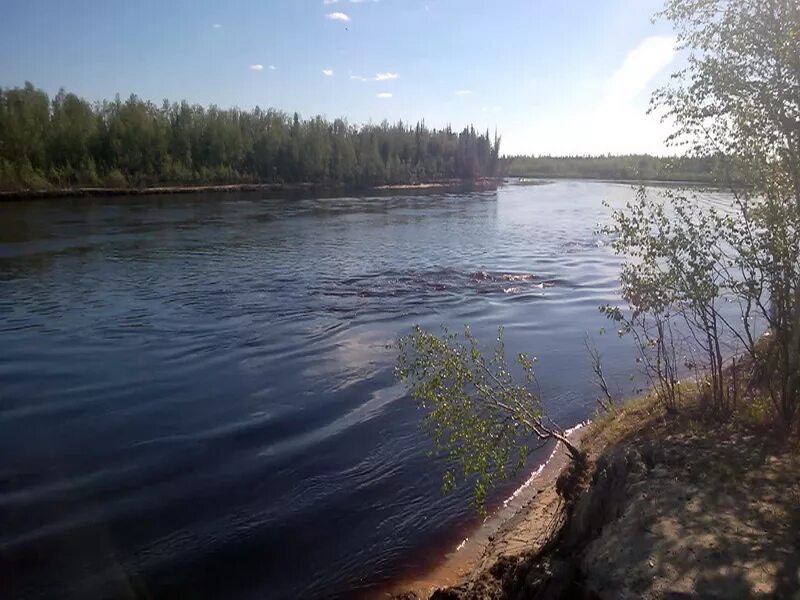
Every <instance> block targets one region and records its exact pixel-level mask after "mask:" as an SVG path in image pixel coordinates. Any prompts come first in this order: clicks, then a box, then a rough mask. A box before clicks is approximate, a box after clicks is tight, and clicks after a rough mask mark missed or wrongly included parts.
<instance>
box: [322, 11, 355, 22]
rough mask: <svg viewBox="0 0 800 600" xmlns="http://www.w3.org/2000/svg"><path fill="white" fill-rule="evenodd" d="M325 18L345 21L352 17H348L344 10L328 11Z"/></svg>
mask: <svg viewBox="0 0 800 600" xmlns="http://www.w3.org/2000/svg"><path fill="white" fill-rule="evenodd" d="M325 18H326V19H328V20H329V21H345V22H347V21H349V20H350V17H348V16H347V15H346V14H345V13H343V12H332V13H328V14H327V15H325Z"/></svg>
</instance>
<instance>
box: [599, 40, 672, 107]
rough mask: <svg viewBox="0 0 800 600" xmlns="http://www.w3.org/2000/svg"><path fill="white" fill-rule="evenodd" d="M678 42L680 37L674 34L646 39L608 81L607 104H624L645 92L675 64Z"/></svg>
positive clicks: (631, 52) (629, 54)
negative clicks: (664, 69)
mask: <svg viewBox="0 0 800 600" xmlns="http://www.w3.org/2000/svg"><path fill="white" fill-rule="evenodd" d="M676 42H677V38H676V37H675V36H673V35H654V36H650V37H647V38H645V39H643V40H642V41H641V42H640V43H639V45H638V46H636V48H634V49H633V50H631V51H630V52H629V53H628V55H627V56H626V57H625V60H624V61H623V63H622V65H621V66H620V67H619V68H618V69H617V70H616V71H614V73H613V74H612V75H611V77H610V78H609V79H608V81H607V82H606V100H607V102H608V103H609V104H621V103H625V102H628V101H630V100H632V99H633V98H634V97H636V96H638V95H639V94H640V93H641V92H642V91H644V90H645V88H646V87H647V84H648V83H649V82H650V81H651V80H652V79H653V78H654V77H655V76H656V75H658V73H659V72H660V71H661V70H662V69H663V68H664V67H666V66H667V65H668V64H669V63H670V62H672V59H673V57H674V56H675V45H676Z"/></svg>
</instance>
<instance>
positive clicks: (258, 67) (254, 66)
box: [250, 65, 264, 71]
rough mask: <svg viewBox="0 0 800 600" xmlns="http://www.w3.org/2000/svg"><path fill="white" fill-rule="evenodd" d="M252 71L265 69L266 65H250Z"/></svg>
mask: <svg viewBox="0 0 800 600" xmlns="http://www.w3.org/2000/svg"><path fill="white" fill-rule="evenodd" d="M250 70H251V71H263V70H264V65H250Z"/></svg>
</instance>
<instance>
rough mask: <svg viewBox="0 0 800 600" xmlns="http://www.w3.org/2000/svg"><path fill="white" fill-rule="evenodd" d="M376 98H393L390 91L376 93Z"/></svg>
mask: <svg viewBox="0 0 800 600" xmlns="http://www.w3.org/2000/svg"><path fill="white" fill-rule="evenodd" d="M375 97H376V98H391V97H392V94H390V93H389V92H381V93H380V94H375Z"/></svg>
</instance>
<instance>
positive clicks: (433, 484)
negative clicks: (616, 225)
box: [0, 182, 633, 598]
mask: <svg viewBox="0 0 800 600" xmlns="http://www.w3.org/2000/svg"><path fill="white" fill-rule="evenodd" d="M632 195H633V192H632V191H631V190H630V189H629V188H628V187H627V186H622V185H610V184H601V183H573V182H559V183H554V184H551V185H543V186H536V187H507V188H503V189H501V190H499V191H497V192H490V193H489V192H487V193H473V194H466V195H463V194H462V195H408V196H392V197H378V198H324V199H303V200H280V199H264V198H262V197H261V196H260V195H258V194H242V195H223V196H213V195H209V196H182V197H174V196H173V197H139V198H121V199H113V200H108V199H106V200H102V201H92V200H61V201H57V202H30V203H20V204H8V205H2V206H0V349H1V350H0V457H1V458H0V586H2V589H3V595H4V596H6V597H17V596H19V597H26V598H37V597H53V596H58V597H74V598H87V597H111V596H141V597H152V596H155V597H176V596H181V597H195V598H199V597H210V598H217V597H225V598H239V597H241V598H290V597H303V598H315V597H330V596H337V595H339V596H347V597H349V596H350V595H351V594H356V592H363V591H365V590H369V589H374V586H377V585H379V584H381V583H382V582H385V581H386V580H388V579H391V578H393V577H396V576H398V574H402V573H405V572H408V571H410V570H414V569H416V568H419V567H420V566H421V565H423V564H424V563H425V561H426V560H428V559H429V558H430V555H431V553H436V552H438V551H440V550H441V549H443V548H448V547H450V545H451V544H453V543H455V542H457V541H458V539H459V536H463V533H464V529H465V527H468V526H469V525H470V524H471V523H474V519H475V515H474V512H473V511H472V510H471V509H470V508H469V505H468V502H467V500H466V498H467V497H468V495H469V490H468V489H465V490H463V491H460V492H458V493H456V494H454V495H452V496H448V497H443V496H442V495H441V494H440V483H441V480H440V475H441V465H439V464H438V463H437V462H436V461H434V460H431V458H429V457H428V456H427V455H426V453H427V451H428V450H429V444H428V442H427V439H426V438H425V436H424V435H423V434H422V433H421V432H420V430H419V429H418V423H419V417H420V413H419V412H418V410H417V408H416V407H415V405H414V404H413V403H412V402H411V401H410V400H408V399H407V398H405V397H404V395H403V390H402V389H400V388H399V387H398V386H397V385H396V384H395V382H394V381H393V378H392V372H391V367H392V364H393V360H394V356H393V354H392V352H391V351H389V350H387V349H386V347H385V345H386V344H387V343H388V342H391V341H392V340H393V339H395V338H396V337H397V336H398V335H399V334H402V333H405V332H407V331H408V330H409V328H410V326H411V325H412V324H414V323H420V324H422V325H426V326H430V327H436V326H438V325H440V324H447V325H449V326H451V327H460V326H461V325H463V324H465V323H469V324H471V325H472V327H473V330H474V332H475V333H476V334H477V335H478V336H479V337H482V338H484V339H486V340H490V339H491V338H492V336H493V335H494V334H495V332H496V328H497V327H498V326H499V325H505V327H506V342H507V346H508V350H509V351H510V352H517V351H520V350H526V351H529V352H531V353H532V354H534V355H536V356H538V357H539V359H540V362H539V364H538V369H537V372H538V375H539V379H540V384H541V388H542V392H543V394H544V396H545V397H546V399H547V405H548V407H549V408H550V410H551V413H552V415H553V417H554V419H555V420H556V421H557V422H558V423H559V424H560V425H562V426H564V427H568V426H571V425H574V424H575V423H577V422H578V421H580V420H582V419H585V418H586V417H588V416H589V415H590V414H591V413H592V411H593V407H594V400H593V398H594V390H593V389H592V384H591V381H590V370H589V363H588V359H587V356H586V352H585V350H584V348H583V337H584V334H585V332H587V331H589V332H594V333H595V334H596V333H597V332H598V331H599V330H600V328H601V327H603V326H604V325H606V323H605V322H604V320H603V318H602V317H601V316H600V315H599V313H598V310H597V307H598V306H599V305H600V304H603V303H605V302H608V301H614V300H615V299H616V295H615V294H616V288H617V286H618V282H617V277H618V271H619V262H618V260H617V259H616V258H615V257H613V256H612V254H611V252H610V250H609V249H608V248H607V247H606V246H605V245H604V244H603V242H602V240H600V239H599V238H598V237H597V236H596V235H595V234H594V233H593V231H594V229H595V227H596V225H597V223H598V222H599V221H601V220H604V219H605V218H606V217H607V212H608V209H606V208H604V207H603V206H602V204H601V201H602V200H607V201H609V202H611V204H612V205H620V204H621V203H622V202H624V201H625V200H627V199H629V198H631V197H632ZM595 338H596V341H597V343H598V345H599V346H600V348H601V350H602V351H603V352H604V358H605V361H606V369H607V370H608V371H609V374H610V376H611V377H612V379H614V380H615V381H616V382H618V383H619V385H620V386H621V387H622V388H623V391H624V390H625V388H626V386H629V384H628V383H627V376H628V375H629V374H630V373H631V372H632V370H633V364H632V360H631V357H632V353H631V352H630V350H629V348H628V346H627V345H626V344H625V343H623V342H620V341H619V340H618V339H617V338H616V336H614V335H606V336H597V335H595ZM534 466H535V464H533V463H532V465H531V468H533V467H534ZM521 477H522V478H523V479H524V474H522V475H521ZM514 485H515V484H514V482H512V483H510V484H509V485H508V486H506V487H505V488H503V489H501V490H499V491H498V493H497V494H496V498H502V497H503V494H507V493H508V492H509V491H511V490H512V489H513V487H514Z"/></svg>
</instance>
